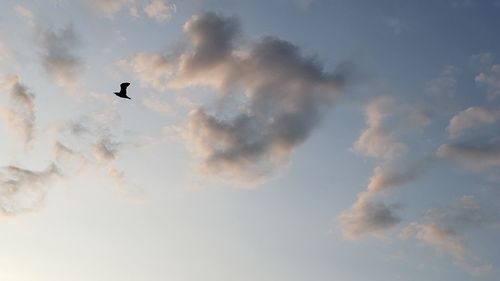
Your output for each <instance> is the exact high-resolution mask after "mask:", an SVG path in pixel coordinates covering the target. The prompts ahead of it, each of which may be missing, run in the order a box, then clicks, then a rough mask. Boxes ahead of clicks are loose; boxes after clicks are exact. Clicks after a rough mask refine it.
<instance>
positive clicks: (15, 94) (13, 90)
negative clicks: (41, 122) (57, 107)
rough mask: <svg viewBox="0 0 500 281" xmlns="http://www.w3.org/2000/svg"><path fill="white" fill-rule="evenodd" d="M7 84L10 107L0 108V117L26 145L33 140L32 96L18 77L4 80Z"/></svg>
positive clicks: (33, 110) (33, 112)
mask: <svg viewBox="0 0 500 281" xmlns="http://www.w3.org/2000/svg"><path fill="white" fill-rule="evenodd" d="M6 80H7V82H6V83H7V84H11V86H10V93H9V99H10V103H11V106H10V107H0V116H1V117H2V118H3V119H4V121H5V122H6V124H7V126H8V128H9V129H10V130H11V131H12V132H14V133H16V134H18V135H20V136H21V137H22V138H23V140H24V141H25V142H26V143H29V142H31V140H32V139H33V132H34V126H35V111H36V109H35V104H34V101H33V99H34V95H33V94H32V93H30V92H28V89H27V88H26V87H25V86H24V85H23V84H22V83H21V82H20V81H19V77H18V76H15V75H14V76H10V77H9V78H6Z"/></svg>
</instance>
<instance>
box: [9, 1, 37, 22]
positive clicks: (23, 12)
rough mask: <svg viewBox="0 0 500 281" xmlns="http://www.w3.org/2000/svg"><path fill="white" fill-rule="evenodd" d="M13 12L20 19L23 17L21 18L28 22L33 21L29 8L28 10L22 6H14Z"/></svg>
mask: <svg viewBox="0 0 500 281" xmlns="http://www.w3.org/2000/svg"><path fill="white" fill-rule="evenodd" d="M14 11H15V12H16V13H17V14H18V15H20V16H21V17H23V18H25V19H27V20H29V21H32V20H33V17H34V16H33V11H32V10H31V9H30V8H28V7H26V6H24V5H22V4H18V5H16V6H15V7H14Z"/></svg>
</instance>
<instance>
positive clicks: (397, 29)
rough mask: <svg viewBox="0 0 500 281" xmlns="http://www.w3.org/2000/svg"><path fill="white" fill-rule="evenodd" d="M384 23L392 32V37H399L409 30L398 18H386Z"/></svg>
mask: <svg viewBox="0 0 500 281" xmlns="http://www.w3.org/2000/svg"><path fill="white" fill-rule="evenodd" d="M384 22H385V24H386V25H387V26H388V27H389V28H390V29H391V30H392V32H393V33H394V35H400V34H401V33H403V32H405V31H408V29H409V27H408V24H407V23H406V22H405V21H404V20H402V19H400V18H395V17H392V18H387V19H385V21H384Z"/></svg>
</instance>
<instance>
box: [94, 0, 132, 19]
mask: <svg viewBox="0 0 500 281" xmlns="http://www.w3.org/2000/svg"><path fill="white" fill-rule="evenodd" d="M89 2H90V4H91V6H92V7H93V8H94V9H96V10H97V11H98V12H100V13H102V14H103V15H105V16H106V17H109V18H111V17H113V16H114V15H115V14H116V13H117V12H119V11H120V10H122V9H124V8H128V10H129V13H130V14H131V15H132V16H135V15H137V8H136V7H135V1H134V0H90V1H89Z"/></svg>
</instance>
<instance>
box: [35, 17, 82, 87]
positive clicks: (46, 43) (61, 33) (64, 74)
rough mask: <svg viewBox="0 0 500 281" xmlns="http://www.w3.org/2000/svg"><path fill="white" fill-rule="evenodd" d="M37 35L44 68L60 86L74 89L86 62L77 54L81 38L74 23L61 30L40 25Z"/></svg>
mask: <svg viewBox="0 0 500 281" xmlns="http://www.w3.org/2000/svg"><path fill="white" fill-rule="evenodd" d="M37 35H38V40H39V43H40V46H41V59H42V66H43V67H44V69H45V70H46V71H47V73H48V74H49V75H50V77H51V78H53V79H54V81H55V82H56V83H57V84H58V85H59V86H61V87H65V88H66V89H68V90H74V89H75V88H76V87H77V86H78V84H79V83H80V80H81V76H82V74H83V71H84V64H83V61H82V60H81V59H80V58H79V57H78V56H77V55H76V51H77V50H78V48H79V47H80V39H79V38H78V36H77V34H76V32H75V30H74V28H73V25H68V26H66V27H64V28H62V29H59V30H56V29H53V28H50V27H43V26H39V27H38V29H37Z"/></svg>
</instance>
